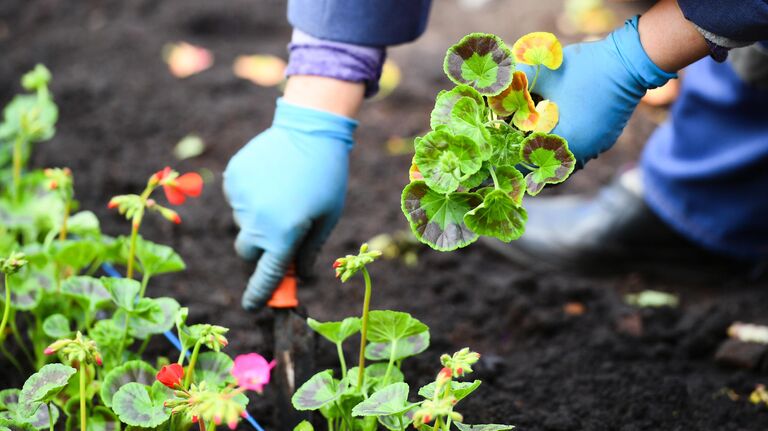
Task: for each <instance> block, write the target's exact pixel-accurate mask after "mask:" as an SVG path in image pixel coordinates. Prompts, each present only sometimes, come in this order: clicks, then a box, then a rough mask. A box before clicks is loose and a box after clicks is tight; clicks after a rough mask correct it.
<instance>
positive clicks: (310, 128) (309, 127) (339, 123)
mask: <svg viewBox="0 0 768 431" xmlns="http://www.w3.org/2000/svg"><path fill="white" fill-rule="evenodd" d="M357 124H358V122H357V121H355V120H353V119H351V118H347V117H344V116H342V115H336V114H332V113H330V112H327V111H320V110H317V109H312V108H305V107H303V106H299V105H294V104H292V103H288V102H286V101H285V100H283V99H282V98H279V99H277V109H275V119H274V121H273V122H272V126H273V127H283V128H286V129H290V130H294V131H299V132H304V133H312V134H316V135H318V136H322V137H325V138H333V139H338V140H341V141H344V142H345V143H346V144H347V145H348V147H349V149H352V146H353V145H354V140H353V139H352V134H353V133H354V132H355V129H357Z"/></svg>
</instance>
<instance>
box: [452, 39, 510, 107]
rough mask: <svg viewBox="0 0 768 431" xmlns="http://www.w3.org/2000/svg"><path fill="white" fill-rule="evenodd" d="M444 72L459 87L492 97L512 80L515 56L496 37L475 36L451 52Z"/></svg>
mask: <svg viewBox="0 0 768 431" xmlns="http://www.w3.org/2000/svg"><path fill="white" fill-rule="evenodd" d="M443 70H444V71H445V74H446V75H448V78H450V79H451V81H453V82H455V83H456V84H467V85H471V86H472V87H474V88H475V89H476V90H477V91H478V92H479V93H480V94H483V95H485V96H493V95H496V94H499V93H500V92H501V91H502V90H504V89H505V88H507V86H508V85H509V83H510V81H511V80H512V72H513V70H514V62H513V60H512V52H511V51H510V50H509V48H507V46H506V45H505V44H504V42H503V41H502V40H501V39H500V38H499V37H498V36H495V35H492V34H486V33H472V34H469V35H467V36H464V38H462V39H461V40H460V41H459V43H457V44H456V45H453V46H452V47H450V48H449V49H448V52H447V53H446V55H445V61H444V62H443Z"/></svg>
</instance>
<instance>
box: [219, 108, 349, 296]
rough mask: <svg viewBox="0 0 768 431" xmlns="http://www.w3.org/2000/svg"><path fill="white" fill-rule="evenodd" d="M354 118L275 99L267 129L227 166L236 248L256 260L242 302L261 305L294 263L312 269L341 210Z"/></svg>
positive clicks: (300, 270) (226, 186) (302, 272)
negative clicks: (236, 230)
mask: <svg viewBox="0 0 768 431" xmlns="http://www.w3.org/2000/svg"><path fill="white" fill-rule="evenodd" d="M356 127H357V122H356V121H354V120H352V119H349V118H346V117H342V116H339V115H334V114H331V113H328V112H323V111H318V110H314V109H309V108H302V107H299V106H296V105H292V104H289V103H287V102H285V101H282V100H280V99H278V101H277V109H276V111H275V119H274V121H273V123H272V127H270V128H269V129H267V130H266V131H264V132H263V133H261V134H260V135H258V136H256V137H255V138H253V139H252V140H251V141H250V142H249V143H248V144H247V145H246V146H245V147H243V148H242V149H241V150H240V151H239V152H238V153H237V154H235V156H234V157H232V160H230V162H229V165H227V169H226V170H225V171H224V193H225V195H226V196H227V198H228V200H229V202H230V205H231V206H232V208H233V210H234V217H235V221H236V222H237V223H238V225H239V226H240V233H239V234H238V235H237V239H236V241H235V250H236V251H237V253H238V254H239V255H240V257H242V258H243V259H245V260H248V261H254V262H257V264H256V271H255V272H254V273H253V275H252V276H251V278H250V280H249V281H248V286H247V288H246V290H245V293H244V294H243V307H244V308H245V309H247V310H254V309H258V308H259V307H261V306H263V305H264V303H265V302H266V301H268V300H269V298H270V297H271V296H272V292H273V291H274V289H275V288H276V287H277V285H278V284H279V282H280V281H281V280H282V278H283V276H284V275H285V273H286V271H287V270H288V268H289V267H290V265H291V264H292V263H294V262H295V263H296V270H297V272H298V274H299V275H306V274H307V272H308V271H309V270H310V269H311V266H312V264H313V263H314V260H315V257H316V256H317V253H318V251H319V250H320V247H321V246H322V245H323V243H324V242H325V240H326V238H327V237H328V235H329V234H330V233H331V230H332V229H333V227H334V226H335V225H336V222H337V221H338V219H339V216H340V215H341V211H342V208H343V206H344V195H345V193H346V188H347V171H348V158H349V156H348V155H349V152H350V150H351V149H352V146H353V145H354V142H353V140H352V133H353V132H354V130H355V128H356Z"/></svg>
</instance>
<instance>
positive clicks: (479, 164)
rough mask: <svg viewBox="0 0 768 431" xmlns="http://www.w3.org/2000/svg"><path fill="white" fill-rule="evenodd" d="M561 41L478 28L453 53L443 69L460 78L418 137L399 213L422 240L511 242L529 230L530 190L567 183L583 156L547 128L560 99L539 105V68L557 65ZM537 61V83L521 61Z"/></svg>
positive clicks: (445, 247) (441, 244) (443, 246)
mask: <svg viewBox="0 0 768 431" xmlns="http://www.w3.org/2000/svg"><path fill="white" fill-rule="evenodd" d="M562 59H563V55H562V46H561V45H560V42H559V41H558V40H557V38H556V37H555V36H554V35H553V34H551V33H543V32H537V33H530V34H528V35H525V36H523V37H521V38H520V39H519V40H518V41H517V42H515V44H514V45H513V46H512V48H511V49H510V48H508V47H507V46H506V44H505V43H504V41H502V40H501V39H500V38H499V37H497V36H495V35H492V34H485V33H472V34H470V35H467V36H466V37H464V38H463V39H461V41H459V43H457V44H456V45H454V46H452V47H451V48H450V49H448V52H447V54H446V57H445V63H444V70H445V73H446V75H448V78H450V79H451V81H453V82H454V83H456V84H457V85H456V87H454V88H453V89H451V90H449V91H445V90H444V91H441V92H440V93H439V94H438V95H437V98H436V100H435V108H434V109H433V110H432V113H431V116H430V126H431V128H432V131H431V132H430V133H428V134H426V135H425V136H422V137H419V138H416V140H415V141H414V145H415V149H416V153H415V155H414V157H413V163H412V165H411V169H410V175H409V177H410V180H411V181H410V183H409V184H408V185H407V186H406V187H405V189H404V190H403V193H402V209H403V212H404V213H405V216H406V218H407V219H408V222H409V224H410V227H411V230H412V231H413V233H414V234H415V235H416V237H417V238H418V239H419V240H420V241H422V242H423V243H425V244H427V245H429V246H430V247H432V248H434V249H437V250H441V251H449V250H455V249H457V248H461V247H465V246H467V245H469V244H471V243H473V242H474V241H476V240H477V239H478V238H479V236H480V235H486V236H491V237H495V238H498V239H500V240H502V241H507V242H508V241H512V240H515V239H517V238H519V237H520V236H521V235H522V234H523V232H524V230H525V224H526V222H527V219H528V215H527V213H526V212H525V208H524V206H523V197H524V195H525V194H526V193H528V194H529V195H536V194H538V193H539V192H541V190H542V189H543V188H544V186H545V185H547V184H557V183H560V182H563V181H565V180H566V178H568V176H569V175H570V174H571V173H572V172H573V170H574V168H575V166H576V160H575V158H574V156H573V154H571V152H570V151H569V149H568V143H567V142H566V141H565V139H563V138H562V137H560V136H557V135H554V134H551V133H549V132H551V131H552V129H554V128H555V126H556V125H557V122H558V109H557V105H556V103H555V102H553V101H550V100H541V101H539V102H538V103H535V102H534V96H533V94H534V91H535V86H536V81H537V79H538V76H539V74H540V73H544V72H543V71H542V70H541V68H542V66H544V67H545V68H547V69H552V70H554V69H557V68H559V67H560V65H561V63H562ZM516 63H522V64H526V65H530V66H534V67H535V74H534V76H533V77H532V78H531V82H530V85H529V83H528V77H527V75H526V74H525V73H524V72H522V71H516V70H515V64H516Z"/></svg>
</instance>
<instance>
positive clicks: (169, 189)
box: [151, 166, 203, 205]
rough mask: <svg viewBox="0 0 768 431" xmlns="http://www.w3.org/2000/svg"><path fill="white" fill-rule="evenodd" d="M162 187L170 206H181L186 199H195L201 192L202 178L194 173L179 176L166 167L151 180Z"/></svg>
mask: <svg viewBox="0 0 768 431" xmlns="http://www.w3.org/2000/svg"><path fill="white" fill-rule="evenodd" d="M151 182H156V183H157V184H160V185H162V186H163V191H164V192H165V197H166V198H168V202H170V203H171V205H181V204H183V203H184V201H185V200H187V197H193V198H196V197H198V196H200V193H202V191H203V177H201V176H200V174H198V173H196V172H190V173H186V174H184V175H179V174H178V173H177V172H176V171H174V170H173V169H171V168H170V167H168V166H166V167H165V169H163V170H162V171H158V172H156V173H155V174H154V175H153V176H152V179H151Z"/></svg>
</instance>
